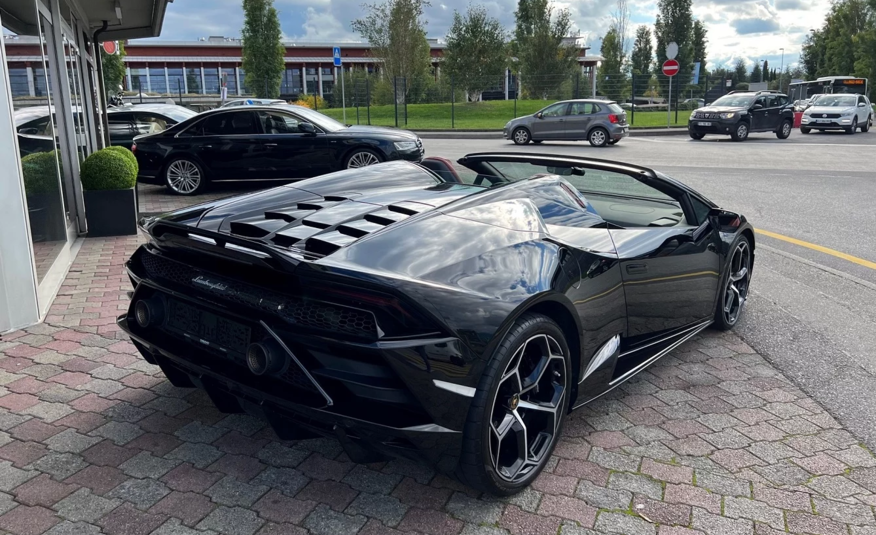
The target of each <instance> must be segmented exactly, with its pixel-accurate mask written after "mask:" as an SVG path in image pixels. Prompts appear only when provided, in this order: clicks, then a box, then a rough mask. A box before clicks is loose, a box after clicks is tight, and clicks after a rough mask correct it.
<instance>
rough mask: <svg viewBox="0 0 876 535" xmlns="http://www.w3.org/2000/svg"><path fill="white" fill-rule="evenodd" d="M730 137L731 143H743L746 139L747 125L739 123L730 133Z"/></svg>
mask: <svg viewBox="0 0 876 535" xmlns="http://www.w3.org/2000/svg"><path fill="white" fill-rule="evenodd" d="M730 137H731V138H732V139H733V141H745V140H746V139H748V124H747V123H739V124H737V125H736V128H734V129H733V131H732V132H730Z"/></svg>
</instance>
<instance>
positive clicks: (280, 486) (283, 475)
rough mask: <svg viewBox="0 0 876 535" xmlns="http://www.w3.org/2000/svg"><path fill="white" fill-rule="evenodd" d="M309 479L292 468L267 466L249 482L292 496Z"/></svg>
mask: <svg viewBox="0 0 876 535" xmlns="http://www.w3.org/2000/svg"><path fill="white" fill-rule="evenodd" d="M309 481H310V480H309V479H308V478H307V476H305V475H304V474H302V473H301V472H298V471H297V470H295V469H293V468H273V467H268V468H267V469H265V470H264V471H263V472H262V473H260V474H259V475H257V476H256V477H255V478H253V479H252V480H251V481H250V482H249V484H250V485H255V486H265V487H270V488H273V489H277V490H279V491H280V492H282V493H284V494H288V495H289V496H294V495H295V494H296V493H298V491H300V490H301V489H302V488H304V486H305V485H307V483H308V482H309ZM351 486H352V485H351Z"/></svg>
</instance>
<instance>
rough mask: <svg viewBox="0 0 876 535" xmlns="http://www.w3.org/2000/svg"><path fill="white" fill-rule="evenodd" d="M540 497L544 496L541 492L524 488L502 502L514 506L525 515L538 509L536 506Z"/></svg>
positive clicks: (539, 501)
mask: <svg viewBox="0 0 876 535" xmlns="http://www.w3.org/2000/svg"><path fill="white" fill-rule="evenodd" d="M542 496H544V495H543V494H542V493H541V492H538V491H537V490H535V489H533V488H532V487H526V488H525V489H523V490H522V491H520V492H518V493H517V494H514V495H513V496H509V497H507V498H503V499H502V500H503V501H505V502H506V503H509V504H512V505H516V506H517V507H519V508H520V509H522V510H524V511H526V512H527V513H534V512H535V511H536V510H537V509H538V504H540V503H541V499H542Z"/></svg>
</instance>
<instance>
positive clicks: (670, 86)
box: [666, 78, 672, 128]
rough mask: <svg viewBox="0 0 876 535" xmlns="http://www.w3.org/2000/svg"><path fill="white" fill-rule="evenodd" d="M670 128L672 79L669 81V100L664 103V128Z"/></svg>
mask: <svg viewBox="0 0 876 535" xmlns="http://www.w3.org/2000/svg"><path fill="white" fill-rule="evenodd" d="M671 126H672V78H670V79H669V100H668V101H667V102H666V128H669V127H671Z"/></svg>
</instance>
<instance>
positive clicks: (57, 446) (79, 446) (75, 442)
mask: <svg viewBox="0 0 876 535" xmlns="http://www.w3.org/2000/svg"><path fill="white" fill-rule="evenodd" d="M98 442H100V438H98V437H89V436H86V435H82V434H80V433H77V432H76V431H74V430H72V429H67V430H66V431H62V432H60V433H58V434H57V435H55V436H53V437H51V438H49V439H47V440H46V441H45V443H46V446H48V447H49V449H50V450H53V451H57V452H60V453H79V452H81V451H84V450H86V449H88V448H90V447H91V446H94V445H95V444H97V443H98Z"/></svg>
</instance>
